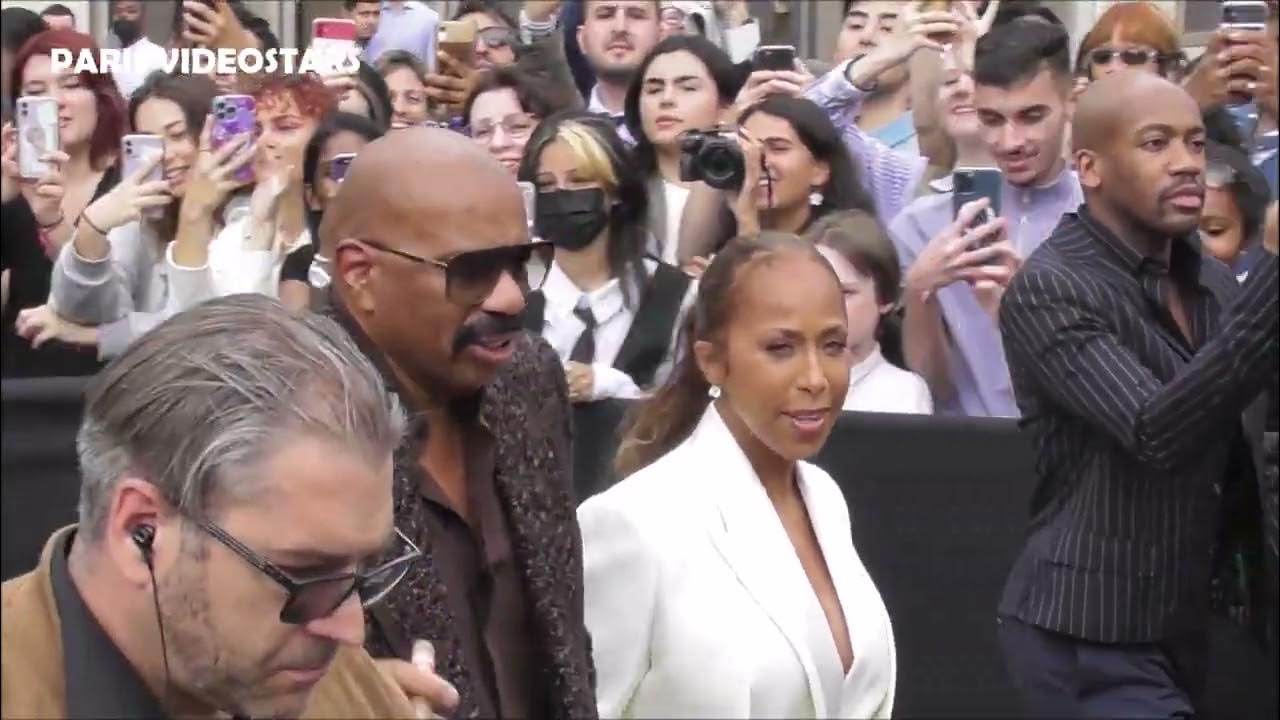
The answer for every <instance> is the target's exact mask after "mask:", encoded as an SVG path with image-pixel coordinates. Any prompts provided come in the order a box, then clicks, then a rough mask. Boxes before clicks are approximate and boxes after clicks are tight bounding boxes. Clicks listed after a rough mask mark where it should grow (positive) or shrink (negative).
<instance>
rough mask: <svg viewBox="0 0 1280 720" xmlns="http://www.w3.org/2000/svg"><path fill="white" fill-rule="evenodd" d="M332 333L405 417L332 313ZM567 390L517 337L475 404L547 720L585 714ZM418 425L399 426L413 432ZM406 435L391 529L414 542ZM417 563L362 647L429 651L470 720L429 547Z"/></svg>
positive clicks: (371, 623) (541, 352) (341, 316)
mask: <svg viewBox="0 0 1280 720" xmlns="http://www.w3.org/2000/svg"><path fill="white" fill-rule="evenodd" d="M326 312H327V313H328V314H329V315H330V316H331V317H333V318H334V319H335V320H336V321H338V322H339V323H340V324H342V325H343V327H345V328H346V329H347V331H348V332H349V333H350V334H351V336H352V338H353V339H354V340H355V341H356V343H357V344H358V345H359V346H360V348H361V350H363V351H364V353H365V354H366V355H368V356H369V357H370V359H371V360H373V362H374V363H375V365H377V367H378V368H379V369H380V370H381V371H382V374H383V378H384V379H385V380H386V382H387V385H388V387H389V388H390V389H391V390H392V391H393V392H395V393H396V394H397V395H399V396H400V398H401V402H402V404H404V406H405V407H406V409H408V408H409V405H408V403H407V399H408V397H407V395H406V394H405V393H404V392H402V390H401V388H400V387H399V386H398V383H397V381H396V379H395V377H394V376H393V375H392V374H391V373H390V372H389V370H388V369H387V365H386V361H385V359H384V357H383V355H382V353H381V352H380V351H379V350H378V349H377V348H376V347H374V346H373V343H372V341H370V340H369V338H368V337H367V336H366V335H365V334H364V332H363V331H362V330H361V329H360V328H359V326H358V325H356V323H355V322H354V321H353V320H352V319H351V318H350V317H348V316H347V315H346V313H344V312H342V311H341V310H338V309H334V308H333V307H332V305H331V306H330V307H329V308H328V309H327V310H326ZM570 407H571V406H570V404H569V400H568V388H567V386H566V384H565V377H564V371H563V370H562V369H561V365H560V360H559V358H558V357H557V356H556V353H555V351H554V350H552V349H551V346H549V345H547V343H546V341H544V340H542V339H541V338H539V337H537V336H535V335H530V334H526V335H525V336H524V337H523V338H522V339H521V340H520V341H519V347H518V349H517V350H516V352H515V354H514V356H513V357H512V359H511V360H510V362H508V363H507V364H506V365H505V366H504V367H503V369H502V370H501V371H500V373H499V374H498V377H497V379H496V380H495V381H494V383H493V384H492V385H490V386H489V387H487V388H485V389H484V390H483V391H482V393H481V397H480V410H479V419H480V422H481V423H483V424H484V425H485V426H486V427H487V428H489V430H490V432H492V434H493V437H494V476H495V477H494V479H495V482H496V483H497V494H498V499H499V502H500V503H501V504H502V506H503V507H504V509H505V510H506V513H507V522H508V526H509V528H510V534H511V545H512V551H513V553H514V556H515V562H516V566H517V569H518V572H519V573H520V577H521V578H522V579H523V581H524V591H525V597H526V598H527V599H528V602H529V604H530V615H529V632H530V634H531V635H532V636H533V637H534V638H536V642H537V643H538V658H537V667H539V668H540V669H541V670H542V671H543V672H544V673H545V676H544V677H543V686H544V687H545V688H546V695H547V697H548V702H549V704H550V707H549V708H547V715H548V716H550V717H554V718H575V719H576V718H588V719H591V720H594V718H596V717H597V716H598V715H597V711H596V701H595V668H594V666H593V665H592V661H591V642H590V637H589V636H588V635H587V629H586V625H585V624H584V620H583V574H582V535H581V533H580V531H579V530H578V520H577V513H576V509H577V500H576V498H575V497H574V493H573V483H572V464H573V452H572V444H571V430H570V422H571V420H570V418H571V416H570ZM420 422H422V420H421V418H418V419H415V420H413V421H412V422H411V427H415V426H416V427H420V425H418V423H420ZM413 435H414V433H410V434H409V435H408V436H407V437H406V439H405V442H403V443H402V444H401V446H400V447H399V448H398V449H397V451H396V457H395V522H396V527H398V528H399V529H400V530H402V531H403V532H404V533H405V534H406V535H408V536H409V537H419V536H422V533H421V532H420V529H421V528H420V522H421V521H420V520H419V517H420V515H419V513H418V511H417V506H418V502H419V500H418V485H417V478H418V477H420V475H421V472H420V471H418V470H416V469H415V464H416V463H417V462H418V452H417V449H418V447H420V445H419V444H418V442H415V441H414V439H413ZM421 549H422V552H423V555H424V557H423V559H422V560H421V561H419V562H417V563H415V564H414V566H413V568H412V569H411V570H410V571H409V574H408V575H407V576H406V577H405V578H404V580H402V581H401V582H400V584H399V585H397V586H396V588H395V589H394V590H393V591H392V592H391V594H390V595H389V596H388V597H387V598H386V599H384V600H383V601H382V602H381V603H379V604H378V605H377V606H375V607H374V608H372V609H371V612H368V613H366V615H365V618H366V620H365V624H366V639H365V645H366V647H367V648H368V650H369V653H370V654H371V655H373V656H374V657H391V656H395V657H400V658H402V659H405V660H408V659H409V656H410V652H411V649H410V643H411V642H412V639H413V638H425V639H429V640H431V641H432V643H433V644H434V645H435V651H436V671H437V672H439V673H440V675H441V676H442V677H444V678H445V679H446V680H448V681H449V682H450V683H452V684H453V686H454V687H455V688H457V690H458V693H459V695H460V696H461V702H460V704H459V707H458V710H457V712H456V713H455V717H459V718H466V717H472V716H474V715H475V713H476V712H477V711H476V706H475V703H474V700H473V699H472V698H473V688H472V683H471V674H470V672H469V671H468V669H467V668H465V667H464V666H463V664H462V663H463V661H462V654H461V651H460V649H459V643H458V639H457V637H456V635H455V634H454V632H453V628H454V620H453V617H452V616H451V615H452V614H451V613H450V612H449V609H448V603H447V600H446V594H445V586H444V583H443V580H442V578H441V576H440V574H439V571H438V570H437V568H436V565H435V563H434V562H433V560H432V548H431V545H430V543H429V542H427V543H425V544H423V545H422V547H421Z"/></svg>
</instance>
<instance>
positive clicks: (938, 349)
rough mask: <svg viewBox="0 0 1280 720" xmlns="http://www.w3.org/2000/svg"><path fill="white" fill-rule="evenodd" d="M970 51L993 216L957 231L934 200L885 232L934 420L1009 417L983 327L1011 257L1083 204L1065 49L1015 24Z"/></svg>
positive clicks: (1033, 27)
mask: <svg viewBox="0 0 1280 720" xmlns="http://www.w3.org/2000/svg"><path fill="white" fill-rule="evenodd" d="M975 54H976V59H975V67H974V82H975V85H976V90H975V99H974V106H975V108H976V110H977V113H978V118H979V120H980V122H981V125H982V137H983V140H984V142H985V143H986V144H987V145H988V147H989V148H990V151H991V155H992V157H994V158H995V160H996V164H997V165H998V166H999V168H1000V170H1001V171H1002V173H1003V175H1004V185H1003V189H1002V193H1001V198H1000V200H1001V208H1000V217H999V218H997V219H995V220H993V221H992V222H990V223H986V224H985V226H984V227H983V228H981V229H978V230H966V229H965V228H963V227H958V226H957V225H956V224H955V222H956V219H955V217H954V215H953V211H952V193H951V192H946V193H942V194H939V195H932V196H928V197H923V198H919V199H917V200H915V201H913V202H912V203H911V204H910V205H908V206H907V207H906V209H904V210H903V211H902V212H901V213H900V214H899V215H898V216H897V217H896V218H895V219H894V220H893V222H892V223H890V226H889V232H890V235H891V236H892V237H893V240H894V244H895V246H896V247H897V250H898V255H899V260H900V262H901V263H902V267H903V269H904V278H905V280H904V285H905V287H904V291H903V303H904V306H905V318H904V325H903V345H904V351H905V355H906V359H907V364H908V366H909V367H910V369H911V370H913V371H915V372H917V373H919V374H920V375H921V376H922V377H924V378H925V380H926V382H928V383H929V389H930V391H931V392H932V394H933V396H934V399H935V404H936V407H937V410H936V412H938V413H940V414H951V415H972V416H996V417H1016V416H1017V415H1018V408H1017V405H1016V404H1015V402H1014V397H1013V388H1012V385H1011V383H1010V379H1009V368H1008V366H1007V365H1006V363H1005V357H1004V349H1003V346H1002V343H1001V339H1000V333H999V329H998V327H997V324H996V320H995V313H996V310H997V308H998V306H999V300H1000V296H1001V294H1002V293H1003V288H1004V286H1005V285H1006V284H1007V283H1008V280H1009V279H1010V277H1011V276H1012V272H1013V270H1015V269H1016V267H1017V265H1018V264H1019V258H1025V257H1027V256H1028V255H1030V254H1031V253H1032V252H1034V251H1035V250H1036V248H1038V247H1039V246H1040V243H1042V242H1043V241H1044V240H1045V238H1047V237H1048V236H1049V234H1050V232H1052V230H1053V229H1054V228H1055V227H1056V226H1057V224H1058V222H1059V221H1060V220H1061V218H1062V215H1063V214H1064V213H1068V212H1074V211H1075V210H1076V209H1077V208H1078V207H1079V205H1080V203H1081V202H1083V194H1082V193H1081V191H1080V184H1079V182H1078V181H1077V180H1076V177H1075V173H1073V172H1072V171H1071V170H1070V169H1068V168H1067V167H1066V160H1065V158H1064V157H1063V152H1062V150H1063V141H1064V132H1065V129H1066V127H1067V124H1068V122H1069V120H1070V106H1071V99H1070V95H1071V87H1072V82H1073V81H1072V77H1071V64H1070V41H1069V38H1068V36H1067V32H1066V30H1065V29H1063V28H1062V27H1060V26H1057V25H1051V24H1049V23H1045V22H1040V21H1038V20H1031V19H1019V20H1015V21H1013V22H1011V23H1008V24H1006V25H1002V26H999V27H997V28H995V29H993V30H992V31H991V32H989V33H987V34H986V35H984V36H983V37H982V38H981V39H980V40H979V41H978V45H977V50H976V53H975ZM993 237H994V238H998V240H997V241H996V242H995V243H994V244H991V245H989V246H986V247H982V246H983V245H984V244H985V243H984V241H986V240H989V239H991V238H993Z"/></svg>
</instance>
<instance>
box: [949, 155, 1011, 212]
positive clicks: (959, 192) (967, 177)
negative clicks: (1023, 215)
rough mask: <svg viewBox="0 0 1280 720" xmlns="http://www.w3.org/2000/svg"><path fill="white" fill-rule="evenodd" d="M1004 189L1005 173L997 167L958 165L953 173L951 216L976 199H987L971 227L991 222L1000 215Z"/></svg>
mask: <svg viewBox="0 0 1280 720" xmlns="http://www.w3.org/2000/svg"><path fill="white" fill-rule="evenodd" d="M1003 191H1004V175H1003V173H1001V172H1000V171H999V170H998V169H996V168H979V167H958V168H956V169H955V171H954V172H952V173H951V216H952V217H959V216H960V210H961V209H962V208H963V207H964V206H965V205H967V204H969V203H971V202H973V201H974V200H979V199H985V200H986V201H987V203H986V205H985V206H984V208H983V210H982V211H981V212H980V213H979V215H978V216H976V218H975V219H974V221H973V223H972V224H971V227H975V226H977V225H982V224H984V223H988V222H991V221H992V220H994V219H995V218H997V217H999V216H1000V198H1001V195H1002V193H1003Z"/></svg>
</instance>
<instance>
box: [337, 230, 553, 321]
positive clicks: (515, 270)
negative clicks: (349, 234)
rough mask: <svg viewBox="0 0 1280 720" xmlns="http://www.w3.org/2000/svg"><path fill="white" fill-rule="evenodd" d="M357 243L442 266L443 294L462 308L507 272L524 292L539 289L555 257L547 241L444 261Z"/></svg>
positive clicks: (473, 302) (472, 304)
mask: <svg viewBox="0 0 1280 720" xmlns="http://www.w3.org/2000/svg"><path fill="white" fill-rule="evenodd" d="M357 242H360V243H363V244H365V245H368V246H369V247H371V248H373V249H375V250H378V251H380V252H384V253H390V254H391V255H395V256H396V257H400V258H404V259H405V260H412V261H413V262H415V263H418V264H420V265H428V266H432V267H438V268H441V269H443V270H444V283H445V285H444V287H445V290H444V293H445V297H446V298H448V299H449V301H450V302H452V303H454V304H456V305H461V306H463V307H475V306H477V305H479V304H481V303H483V302H484V300H485V298H487V297H489V295H491V294H492V293H493V289H494V288H495V287H497V286H498V281H499V280H501V279H502V276H503V275H504V274H509V275H511V277H512V278H514V279H515V281H516V283H517V284H519V285H520V289H521V290H523V291H525V292H529V291H530V290H539V289H541V288H542V282H543V281H544V280H546V279H547V271H548V270H549V269H550V268H551V261H552V259H553V258H554V257H555V248H554V247H553V246H552V244H551V243H549V242H525V243H519V244H516V245H504V246H502V247H496V248H488V249H485V250H473V251H471V252H464V253H458V254H457V255H454V256H453V257H449V258H445V259H444V260H436V259H433V258H424V257H418V256H417V255H414V254H413V253H407V252H405V251H403V250H396V249H395V248H390V247H387V246H386V245H383V244H382V243H380V242H376V241H373V240H358V241H357Z"/></svg>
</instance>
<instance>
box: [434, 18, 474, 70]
mask: <svg viewBox="0 0 1280 720" xmlns="http://www.w3.org/2000/svg"><path fill="white" fill-rule="evenodd" d="M438 45H439V47H440V49H441V50H443V51H445V52H447V53H449V54H450V55H452V56H453V59H454V60H457V61H459V62H461V63H464V64H465V63H469V62H471V55H472V53H474V52H475V49H476V26H475V24H474V23H472V22H470V21H466V20H456V21H445V22H442V23H440V30H439V41H438Z"/></svg>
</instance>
